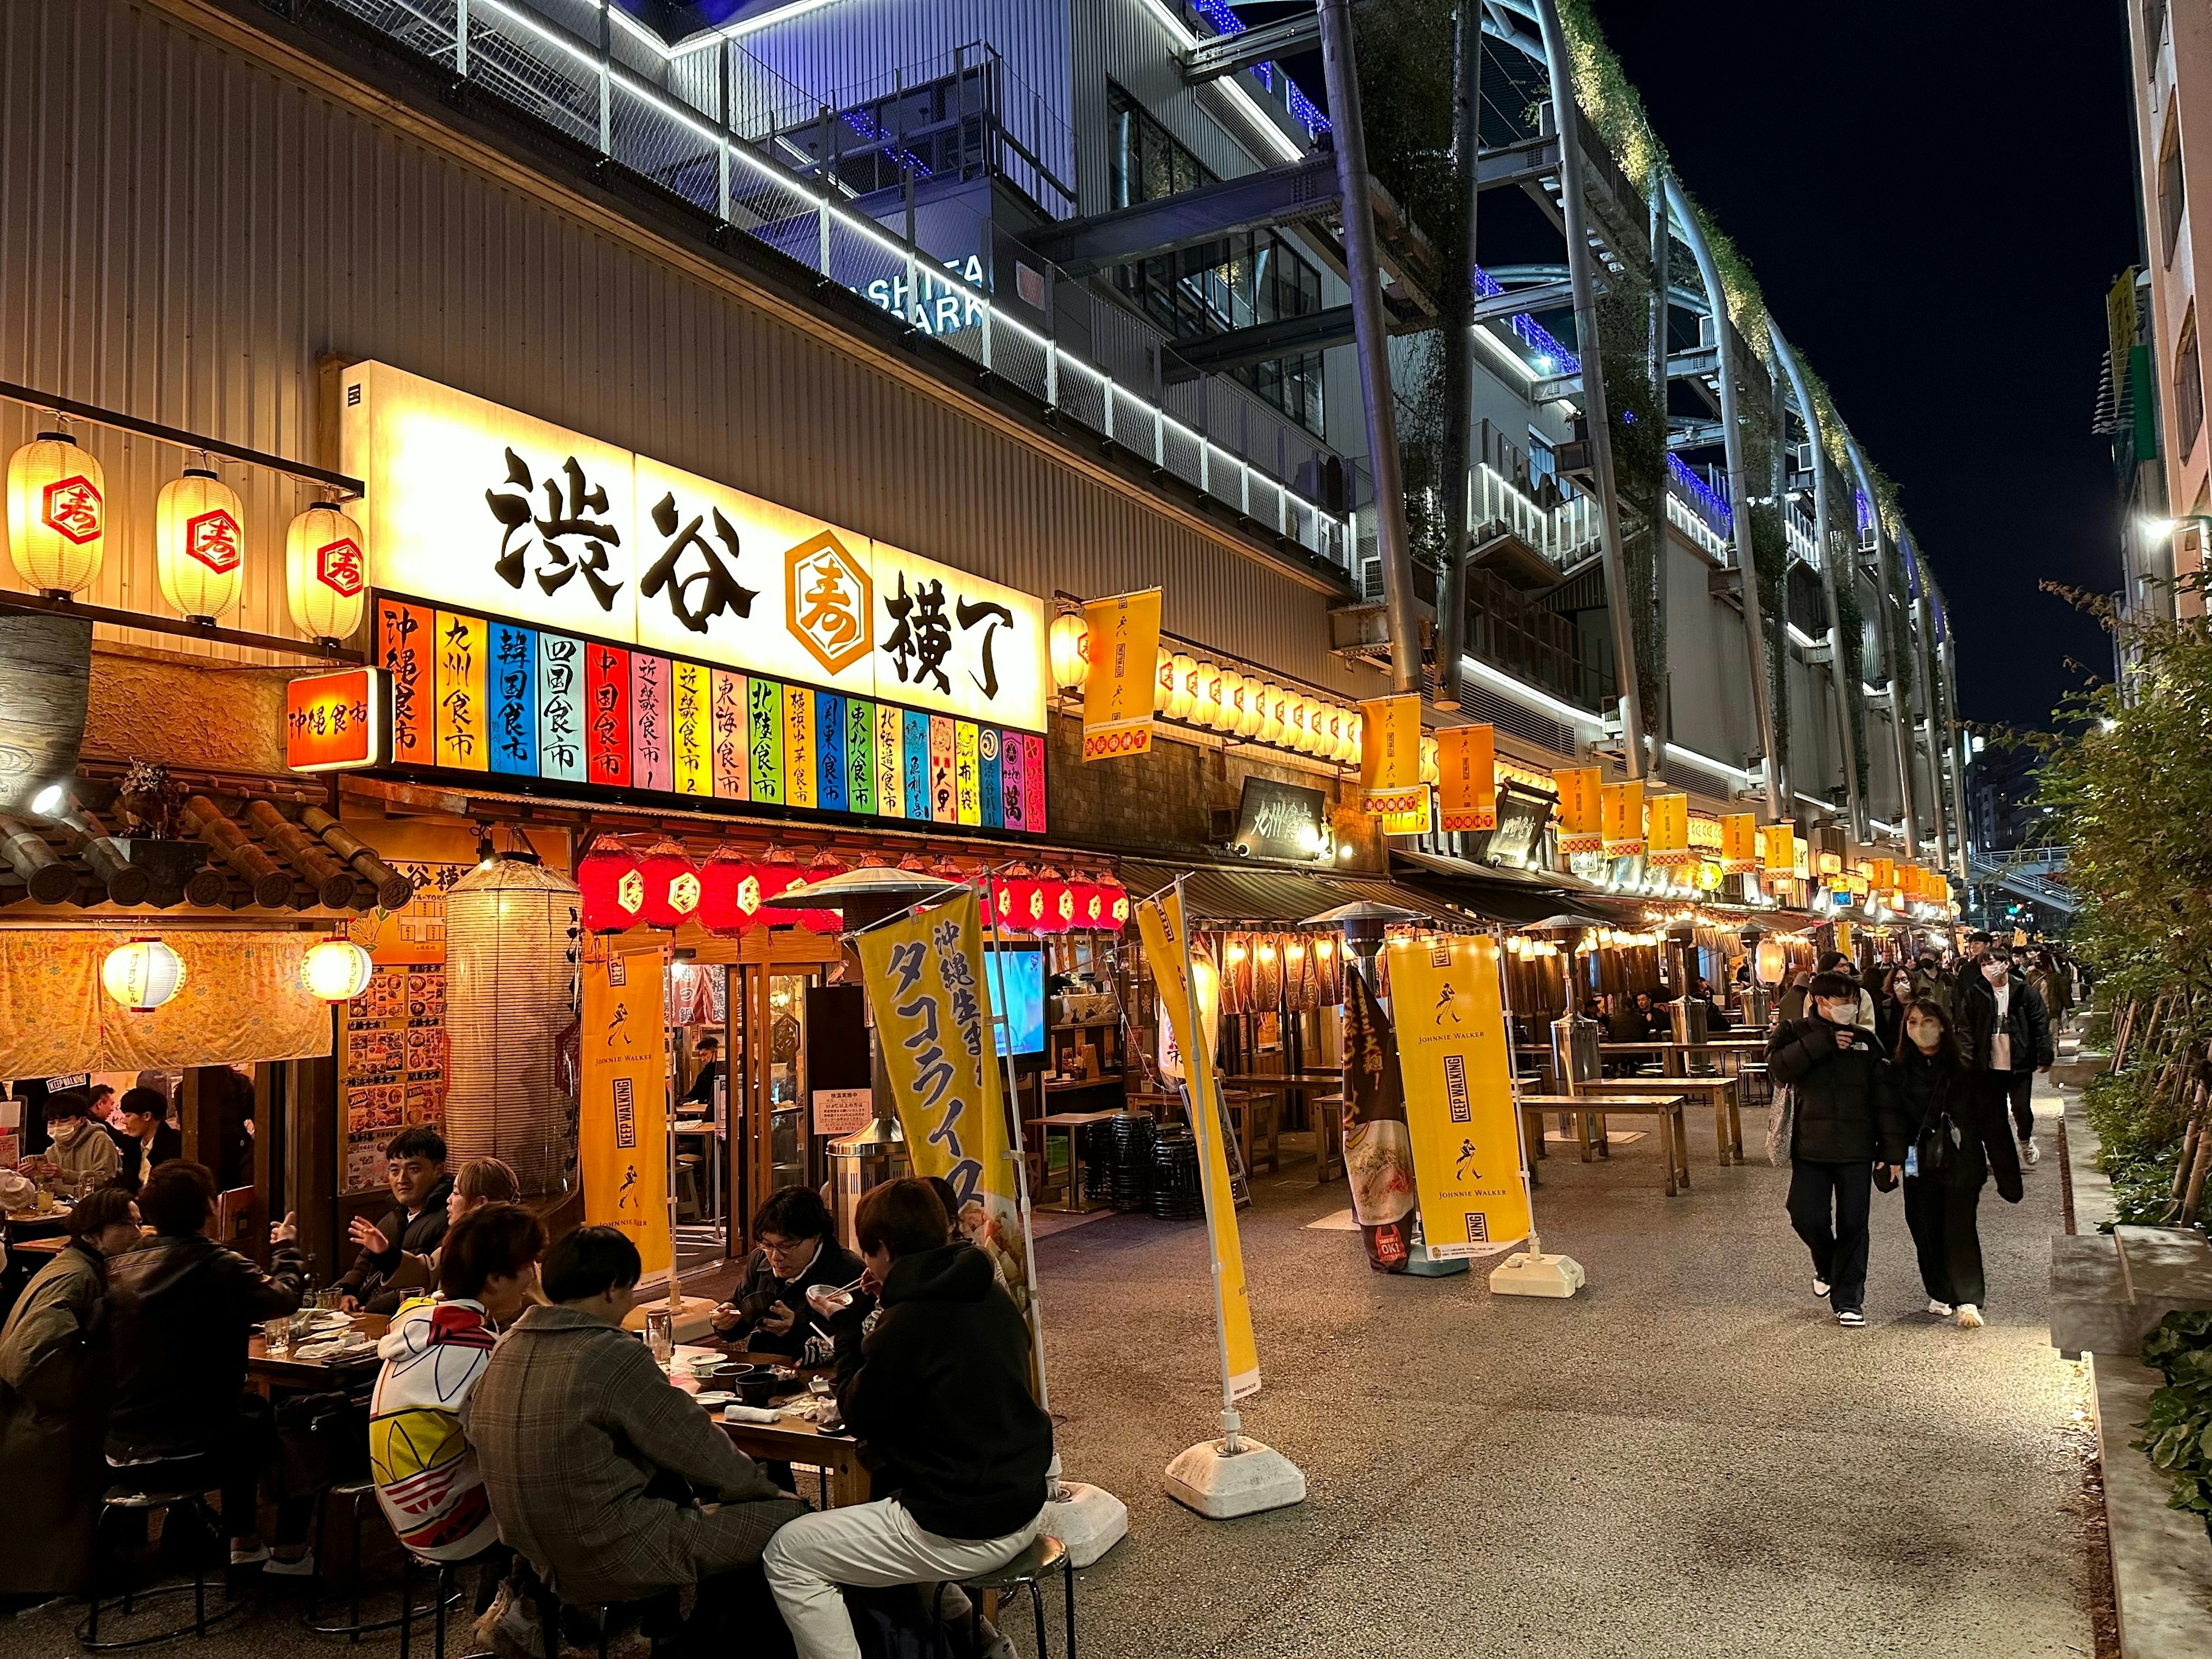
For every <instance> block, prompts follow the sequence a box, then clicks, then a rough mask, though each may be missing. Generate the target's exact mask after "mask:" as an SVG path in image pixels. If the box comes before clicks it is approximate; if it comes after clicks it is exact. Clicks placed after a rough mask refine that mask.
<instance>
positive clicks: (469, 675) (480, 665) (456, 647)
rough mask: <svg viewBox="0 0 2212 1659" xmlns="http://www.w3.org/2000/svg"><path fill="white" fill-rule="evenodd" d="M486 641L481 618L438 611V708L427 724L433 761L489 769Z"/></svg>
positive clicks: (475, 769) (446, 764)
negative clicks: (431, 735) (433, 741)
mask: <svg viewBox="0 0 2212 1659" xmlns="http://www.w3.org/2000/svg"><path fill="white" fill-rule="evenodd" d="M487 643H488V641H486V640H485V638H484V620H483V617H465V616H461V615H459V614H458V613H456V612H454V611H440V612H438V641H437V647H438V648H437V654H436V658H435V660H436V662H437V665H438V671H437V680H436V684H437V689H438V708H437V717H436V719H435V720H433V721H432V723H431V729H432V731H433V732H435V734H436V746H435V749H434V750H432V755H431V760H432V763H433V764H434V765H438V766H459V767H465V768H466V769H468V770H470V771H471V772H483V771H487V770H489V769H490V766H491V743H490V736H489V729H488V728H487V726H486V725H485V709H484V675H485V664H484V653H485V648H486V646H487Z"/></svg>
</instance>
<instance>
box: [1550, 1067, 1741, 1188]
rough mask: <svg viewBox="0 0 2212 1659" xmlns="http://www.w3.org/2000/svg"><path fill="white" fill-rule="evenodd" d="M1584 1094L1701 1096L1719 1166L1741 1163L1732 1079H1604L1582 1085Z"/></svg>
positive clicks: (1737, 1106)
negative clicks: (1706, 1105)
mask: <svg viewBox="0 0 2212 1659" xmlns="http://www.w3.org/2000/svg"><path fill="white" fill-rule="evenodd" d="M1581 1092H1582V1093H1583V1094H1585V1095H1596V1096H1600V1097H1605V1096H1614V1097H1618V1096H1622V1095H1636V1096H1645V1095H1670V1094H1682V1095H1702V1096H1704V1097H1705V1100H1706V1101H1707V1103H1709V1104H1711V1107H1712V1109H1713V1139H1715V1140H1716V1141H1717V1142H1718V1143H1719V1146H1720V1152H1721V1167H1722V1168H1723V1169H1726V1168H1727V1167H1728V1166H1729V1164H1741V1163H1742V1162H1743V1115H1742V1112H1741V1109H1740V1107H1741V1102H1740V1101H1739V1100H1738V1098H1737V1097H1738V1094H1739V1093H1740V1091H1739V1090H1738V1089H1737V1086H1736V1080H1735V1079H1734V1078H1732V1077H1608V1078H1601V1079H1597V1080H1596V1081H1595V1082H1591V1083H1585V1084H1583V1085H1582V1090H1581Z"/></svg>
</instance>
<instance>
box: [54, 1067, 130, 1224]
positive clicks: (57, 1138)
mask: <svg viewBox="0 0 2212 1659" xmlns="http://www.w3.org/2000/svg"><path fill="white" fill-rule="evenodd" d="M46 1140H47V1145H46V1157H47V1158H48V1159H49V1160H50V1161H51V1162H52V1164H53V1165H54V1169H55V1171H56V1174H55V1179H54V1184H55V1187H56V1189H57V1190H58V1191H59V1192H60V1193H61V1194H63V1195H64V1196H65V1197H69V1198H82V1197H83V1196H84V1195H85V1194H88V1193H92V1192H97V1191H98V1190H99V1189H100V1188H102V1187H105V1186H106V1185H107V1184H108V1183H109V1182H112V1181H113V1180H114V1179H115V1177H116V1174H117V1172H118V1170H121V1169H122V1167H123V1154H122V1152H120V1151H118V1149H117V1147H116V1145H115V1142H114V1140H113V1139H112V1138H111V1137H110V1136H109V1134H108V1133H107V1131H106V1130H105V1129H103V1128H102V1127H100V1125H99V1124H98V1123H96V1122H94V1121H93V1118H92V1110H91V1102H90V1100H89V1099H88V1097H87V1095H86V1093H85V1091H82V1090H79V1089H64V1090H63V1091H61V1092H60V1093H59V1094H56V1095H49V1096H48V1097H46Z"/></svg>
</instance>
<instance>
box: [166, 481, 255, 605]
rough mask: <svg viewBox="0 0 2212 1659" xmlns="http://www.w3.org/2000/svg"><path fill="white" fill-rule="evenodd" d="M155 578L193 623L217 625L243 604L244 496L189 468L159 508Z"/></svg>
mask: <svg viewBox="0 0 2212 1659" xmlns="http://www.w3.org/2000/svg"><path fill="white" fill-rule="evenodd" d="M154 574H155V575H156V576H157V577H159V578H160V580H161V597H162V598H163V599H167V601H168V602H169V604H170V605H172V606H173V608H174V609H175V610H176V611H178V613H179V615H181V616H183V617H185V618H186V619H187V620H189V621H192V622H200V623H206V622H212V621H214V620H215V618H216V617H220V616H222V614H223V613H224V612H225V611H228V610H230V608H231V607H232V606H234V605H236V604H237V603H238V594H239V589H240V586H242V585H243V584H244V582H245V580H246V508H245V507H244V505H243V504H242V503H240V501H239V499H238V492H237V491H236V490H234V489H232V488H231V487H230V486H229V485H228V484H227V483H223V481H222V479H220V478H218V477H216V475H215V474H214V472H212V471H210V470H209V469H208V468H206V467H204V466H188V467H186V468H185V475H184V477H181V478H175V479H173V480H171V481H170V482H169V483H167V484H164V485H163V486H162V487H161V495H159V496H158V497H157V498H156V499H155V503H154Z"/></svg>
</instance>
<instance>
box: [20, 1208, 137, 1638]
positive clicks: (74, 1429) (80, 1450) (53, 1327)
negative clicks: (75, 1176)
mask: <svg viewBox="0 0 2212 1659" xmlns="http://www.w3.org/2000/svg"><path fill="white" fill-rule="evenodd" d="M137 1243H138V1210H137V1206H136V1205H134V1204H132V1203H131V1194H128V1193H126V1192H125V1191H124V1190H123V1189H122V1188H119V1187H103V1188H100V1190H98V1191H97V1192H94V1193H92V1194H89V1195H88V1196H86V1197H84V1198H82V1199H80V1200H78V1201H77V1205H76V1208H75V1209H73V1210H71V1211H70V1242H69V1244H68V1246H67V1247H66V1248H65V1249H63V1250H62V1251H61V1252H60V1254H58V1255H56V1256H55V1257H54V1259H53V1260H52V1261H49V1262H48V1263H47V1264H46V1266H45V1267H41V1268H40V1269H39V1271H38V1273H37V1274H36V1276H34V1277H33V1279H32V1280H31V1282H30V1284H29V1285H27V1286H25V1287H24V1291H23V1294H22V1295H21V1297H18V1298H17V1299H16V1302H15V1309H14V1310H13V1311H11V1312H10V1313H9V1316H8V1323H7V1327H6V1328H5V1329H4V1330H0V1469H4V1470H5V1471H6V1472H7V1478H8V1482H9V1504H8V1506H7V1508H6V1509H5V1510H0V1611H15V1610H16V1609H17V1608H19V1607H28V1606H33V1605H35V1604H36V1603H38V1602H40V1601H46V1599H48V1598H49V1597H51V1596H55V1595H67V1594H69V1593H70V1592H71V1591H76V1590H82V1589H84V1588H85V1586H86V1585H87V1584H88V1583H90V1581H91V1577H92V1547H93V1528H94V1525H95V1524H96V1523H97V1522H98V1520H99V1516H100V1492H102V1491H104V1490H105V1489H106V1486H107V1470H106V1467H105V1466H104V1465H103V1464H102V1462H101V1461H100V1442H101V1439H102V1437H104V1436H105V1435H106V1432H107V1409H108V1401H109V1397H110V1395H112V1393H113V1391H114V1381H115V1379H114V1369H113V1366H112V1363H111V1359H110V1355H109V1352H108V1344H107V1316H106V1303H107V1258H108V1257H110V1256H113V1255H121V1254H122V1253H123V1252H124V1251H125V1250H127V1249H131V1247H132V1246H134V1245H136V1244H137Z"/></svg>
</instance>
